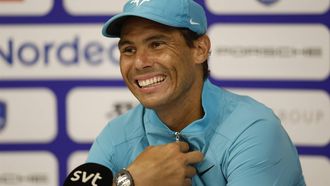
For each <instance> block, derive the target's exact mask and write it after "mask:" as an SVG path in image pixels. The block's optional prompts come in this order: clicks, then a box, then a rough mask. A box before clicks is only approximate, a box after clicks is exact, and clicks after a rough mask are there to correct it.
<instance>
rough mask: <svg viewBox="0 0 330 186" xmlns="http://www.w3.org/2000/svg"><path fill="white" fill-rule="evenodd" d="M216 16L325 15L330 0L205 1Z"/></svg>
mask: <svg viewBox="0 0 330 186" xmlns="http://www.w3.org/2000/svg"><path fill="white" fill-rule="evenodd" d="M205 3H206V7H207V8H208V9H209V10H210V11H211V12H212V13H214V14H323V13H325V12H327V11H328V10H329V6H330V0H299V1H297V0H244V1H241V0H205Z"/></svg>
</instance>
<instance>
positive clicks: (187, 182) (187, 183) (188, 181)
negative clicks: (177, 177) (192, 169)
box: [184, 178, 192, 186]
mask: <svg viewBox="0 0 330 186" xmlns="http://www.w3.org/2000/svg"><path fill="white" fill-rule="evenodd" d="M191 185H192V180H191V178H186V179H185V180H184V186H191Z"/></svg>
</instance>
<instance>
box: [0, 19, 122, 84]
mask: <svg viewBox="0 0 330 186" xmlns="http://www.w3.org/2000/svg"><path fill="white" fill-rule="evenodd" d="M101 27H102V25H99V24H85V25H79V24H74V25H72V24H70V25H61V24H58V25H2V26H1V25H0V80H4V79H40V78H41V79H78V78H80V79H87V78H88V79H108V78H121V75H120V70H119V64H118V63H119V51H118V48H117V41H118V40H117V39H109V38H105V37H103V36H102V34H101Z"/></svg>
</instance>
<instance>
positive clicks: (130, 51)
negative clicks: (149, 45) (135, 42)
mask: <svg viewBox="0 0 330 186" xmlns="http://www.w3.org/2000/svg"><path fill="white" fill-rule="evenodd" d="M134 52H135V49H134V48H133V47H125V48H123V49H121V53H124V54H127V55H131V54H133V53H134Z"/></svg>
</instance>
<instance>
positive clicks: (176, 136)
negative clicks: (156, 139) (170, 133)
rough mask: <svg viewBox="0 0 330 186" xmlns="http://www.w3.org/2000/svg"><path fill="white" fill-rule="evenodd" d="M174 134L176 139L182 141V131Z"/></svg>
mask: <svg viewBox="0 0 330 186" xmlns="http://www.w3.org/2000/svg"><path fill="white" fill-rule="evenodd" d="M174 135H175V141H181V136H180V135H181V134H180V132H175V133H174Z"/></svg>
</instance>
